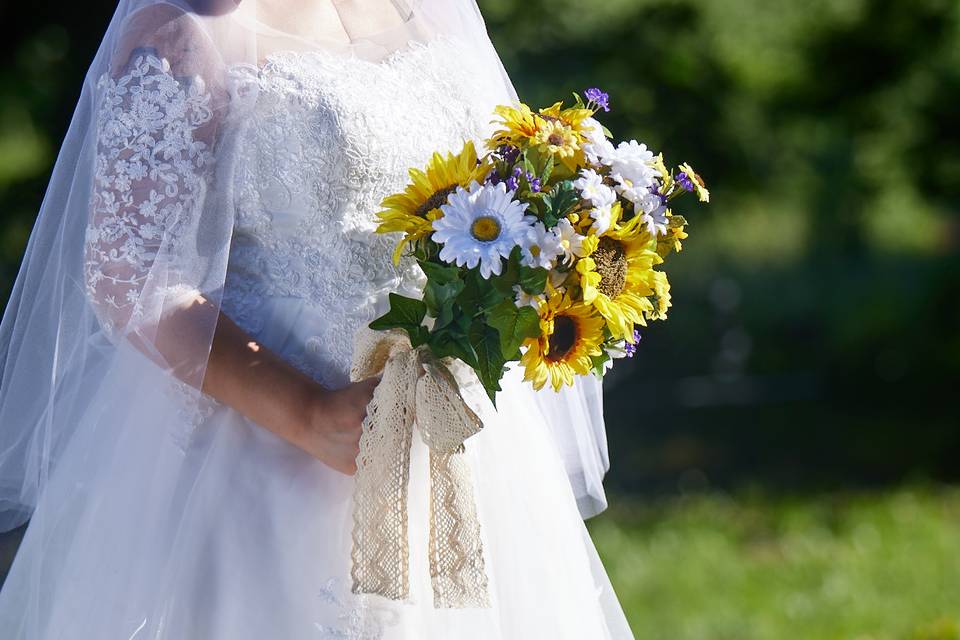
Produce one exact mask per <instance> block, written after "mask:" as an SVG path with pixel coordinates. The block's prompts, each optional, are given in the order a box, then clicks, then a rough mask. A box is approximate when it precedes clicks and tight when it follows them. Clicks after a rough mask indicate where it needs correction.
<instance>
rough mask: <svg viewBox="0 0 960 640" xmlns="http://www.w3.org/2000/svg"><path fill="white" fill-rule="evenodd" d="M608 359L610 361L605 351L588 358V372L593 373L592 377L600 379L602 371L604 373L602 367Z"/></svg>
mask: <svg viewBox="0 0 960 640" xmlns="http://www.w3.org/2000/svg"><path fill="white" fill-rule="evenodd" d="M609 359H610V355H609V354H608V353H607V352H606V351H604V352H603V353H601V354H600V355H598V356H590V363H591V365H592V366H591V367H590V370H591V371H592V372H593V375H595V376H597V377H598V378H602V377H603V371H604V368H603V365H604V363H606V362H607V361H608V360H609Z"/></svg>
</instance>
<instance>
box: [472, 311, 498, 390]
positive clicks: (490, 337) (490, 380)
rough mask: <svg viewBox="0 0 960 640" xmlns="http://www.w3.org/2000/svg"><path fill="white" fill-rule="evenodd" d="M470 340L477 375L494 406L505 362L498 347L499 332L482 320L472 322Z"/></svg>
mask: <svg viewBox="0 0 960 640" xmlns="http://www.w3.org/2000/svg"><path fill="white" fill-rule="evenodd" d="M470 342H471V343H472V345H473V348H474V349H475V350H476V353H477V366H476V367H474V369H475V370H476V372H477V377H478V378H479V379H480V383H481V384H483V388H484V389H486V391H487V395H488V396H489V397H490V401H491V402H492V403H493V406H494V407H496V406H497V392H498V391H500V378H502V377H503V366H504V365H505V364H506V363H507V361H506V359H505V358H504V357H503V352H502V351H501V348H500V335H499V332H498V331H497V330H496V329H494V328H493V327H491V326H489V325H486V324H484V323H482V322H477V323H474V325H473V326H472V327H471V329H470Z"/></svg>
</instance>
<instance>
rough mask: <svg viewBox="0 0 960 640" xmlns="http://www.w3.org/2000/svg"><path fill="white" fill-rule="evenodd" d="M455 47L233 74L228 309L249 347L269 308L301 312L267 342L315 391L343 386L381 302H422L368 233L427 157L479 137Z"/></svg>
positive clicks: (294, 56) (239, 68) (406, 268)
mask: <svg viewBox="0 0 960 640" xmlns="http://www.w3.org/2000/svg"><path fill="white" fill-rule="evenodd" d="M457 47H458V45H457V43H456V42H455V41H453V40H450V39H447V38H437V39H435V40H432V41H430V42H428V43H426V44H419V43H414V44H411V45H410V46H409V47H408V48H405V49H402V50H400V51H399V52H397V53H394V54H393V55H392V56H390V57H389V58H388V59H386V60H384V61H383V62H379V63H374V62H369V61H365V60H362V59H359V58H353V57H347V56H343V55H339V54H332V53H325V52H308V53H302V52H301V53H297V52H281V53H277V54H274V55H272V56H270V57H269V58H268V59H267V61H266V64H265V65H264V66H263V67H262V68H259V69H258V68H256V67H253V66H250V65H235V66H234V67H233V68H232V69H231V71H230V73H229V79H228V86H229V87H231V89H230V91H231V97H232V101H233V104H232V107H231V112H232V113H231V115H230V116H228V120H229V122H230V123H231V124H230V126H232V127H236V128H237V132H236V135H237V140H238V151H237V154H238V156H237V162H236V166H235V168H234V173H233V176H234V178H233V189H234V194H235V201H236V214H237V220H236V225H235V228H234V241H233V245H232V248H231V255H230V266H229V268H228V273H227V286H226V288H225V292H224V302H223V304H224V309H225V310H226V311H227V312H228V313H229V314H230V315H231V317H232V318H233V319H234V320H235V321H236V322H238V324H240V325H241V326H242V327H243V328H244V329H246V330H247V331H249V332H250V333H251V334H253V335H255V336H259V335H260V333H261V331H263V328H264V327H263V322H264V318H263V314H264V313H265V309H267V308H269V303H270V302H271V301H276V300H278V299H295V300H298V301H301V302H302V305H303V306H302V311H303V313H302V314H300V316H299V317H298V318H297V322H298V326H297V327H290V330H291V331H292V332H294V333H297V332H299V334H298V335H295V336H293V337H292V338H291V337H289V336H288V337H287V338H284V339H283V340H282V341H281V340H280V339H278V340H277V341H276V342H275V343H273V344H271V343H270V341H269V340H265V343H266V344H267V346H269V347H271V348H273V349H274V350H278V351H280V352H281V353H283V355H284V356H285V357H287V358H288V359H289V360H290V361H291V362H293V363H294V364H295V365H297V366H299V367H301V368H303V369H304V370H306V371H307V372H308V373H310V374H311V375H313V376H314V377H315V378H316V379H318V380H319V381H320V382H322V383H323V384H326V385H329V386H341V385H343V384H346V383H347V382H348V371H349V366H350V356H351V353H352V341H353V334H354V332H355V330H356V329H357V328H358V327H360V326H362V325H365V324H367V323H368V322H369V321H370V320H372V319H373V318H374V317H375V316H376V314H377V312H378V310H379V309H378V307H379V306H380V305H382V303H383V302H384V300H385V299H386V296H387V293H388V292H390V291H403V292H407V293H408V295H412V294H415V293H416V292H418V291H419V285H420V282H421V278H422V274H421V273H420V270H419V268H418V267H417V266H416V265H415V263H413V262H411V261H407V260H404V261H402V262H401V264H400V265H399V266H394V265H393V263H392V261H391V257H390V256H391V252H392V249H393V246H394V244H395V242H396V238H393V237H388V236H382V235H377V234H375V233H374V230H375V228H376V225H377V221H376V216H375V214H376V212H377V211H378V210H379V204H380V202H381V201H382V199H383V198H384V197H385V196H387V195H389V194H391V193H393V192H395V191H398V190H400V189H402V188H403V187H404V185H405V184H406V182H407V179H408V175H407V172H408V169H409V168H410V167H415V166H420V165H422V164H425V163H426V161H427V160H428V159H429V157H430V155H431V154H432V153H433V152H434V151H435V150H445V149H446V150H459V148H460V147H461V146H462V144H463V142H464V141H465V140H467V139H478V138H481V137H482V136H483V134H484V130H483V127H484V125H485V123H486V121H487V120H489V113H488V109H487V106H486V105H483V104H478V103H479V100H478V97H477V96H478V94H479V92H478V91H477V85H476V80H475V78H479V77H483V74H482V72H480V71H477V70H475V69H473V68H472V67H470V66H469V65H470V64H473V63H472V62H470V61H468V59H469V58H470V56H464V55H458V49H457ZM303 332H306V333H303ZM274 335H275V334H274ZM310 338H312V341H310V342H309V345H312V347H313V348H310V347H309V346H308V340H309V339H310ZM281 342H282V343H281ZM318 347H319V348H318Z"/></svg>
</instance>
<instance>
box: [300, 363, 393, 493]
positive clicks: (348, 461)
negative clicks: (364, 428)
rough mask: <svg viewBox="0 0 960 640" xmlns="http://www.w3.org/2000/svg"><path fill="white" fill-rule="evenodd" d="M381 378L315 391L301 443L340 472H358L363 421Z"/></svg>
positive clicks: (305, 448) (314, 455) (310, 452)
mask: <svg viewBox="0 0 960 640" xmlns="http://www.w3.org/2000/svg"><path fill="white" fill-rule="evenodd" d="M379 382H380V379H379V378H371V379H369V380H362V381H360V382H354V383H352V384H350V385H349V386H347V387H344V388H343V389H338V390H336V391H326V392H324V393H323V394H319V395H313V396H312V400H311V402H310V407H309V410H308V414H307V415H308V417H307V419H306V421H305V422H306V424H305V425H304V429H303V434H302V437H301V438H300V439H301V442H300V443H299V444H300V447H301V448H302V449H304V450H305V451H306V452H307V453H309V454H310V455H312V456H313V457H315V458H317V459H318V460H320V461H321V462H323V463H324V464H326V465H327V466H329V467H332V468H334V469H336V470H337V471H339V472H341V473H345V474H347V475H353V474H354V473H356V472H357V462H356V459H357V454H358V453H359V452H360V433H361V424H362V423H363V419H364V418H365V417H366V415H367V405H368V404H370V400H371V399H372V398H373V390H374V389H375V388H376V386H377V383H379Z"/></svg>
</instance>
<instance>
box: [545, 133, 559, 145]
mask: <svg viewBox="0 0 960 640" xmlns="http://www.w3.org/2000/svg"><path fill="white" fill-rule="evenodd" d="M547 142H549V143H550V144H551V145H553V146H554V147H562V146H563V134H562V133H559V132H557V131H555V132H553V133H551V134H550V137H549V138H547Z"/></svg>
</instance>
